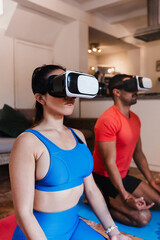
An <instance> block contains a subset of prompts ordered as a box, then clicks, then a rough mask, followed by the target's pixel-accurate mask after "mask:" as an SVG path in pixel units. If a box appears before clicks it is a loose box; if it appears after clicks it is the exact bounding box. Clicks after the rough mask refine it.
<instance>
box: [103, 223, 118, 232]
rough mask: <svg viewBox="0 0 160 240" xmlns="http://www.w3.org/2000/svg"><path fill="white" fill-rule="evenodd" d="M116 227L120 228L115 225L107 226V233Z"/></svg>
mask: <svg viewBox="0 0 160 240" xmlns="http://www.w3.org/2000/svg"><path fill="white" fill-rule="evenodd" d="M115 228H118V227H117V226H116V225H115V226H111V227H109V228H107V229H106V231H105V234H108V233H110V232H111V231H112V230H114V229H115Z"/></svg>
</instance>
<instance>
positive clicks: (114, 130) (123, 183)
mask: <svg viewBox="0 0 160 240" xmlns="http://www.w3.org/2000/svg"><path fill="white" fill-rule="evenodd" d="M133 83H134V84H135V78H133V77H132V76H129V75H125V74H118V75H116V76H114V77H113V78H112V79H111V80H110V84H109V90H110V94H111V96H112V98H113V100H114V105H113V106H112V107H110V108H109V109H108V110H106V111H105V112H104V113H103V114H102V115H101V116H100V118H99V119H98V120H97V122H96V125H95V149H94V153H93V158H94V164H95V165H94V170H93V171H94V172H93V176H94V179H95V181H96V183H97V185H98V186H99V188H100V189H101V191H102V193H103V195H104V197H105V200H106V202H107V203H108V206H109V208H110V212H111V214H112V217H113V218H114V219H115V220H117V221H119V222H121V223H123V224H126V225H132V226H136V227H142V226H145V225H147V224H148V223H149V221H150V219H151V212H150V210H149V209H150V208H151V207H153V208H154V209H160V180H155V179H153V177H152V175H151V172H150V171H149V167H148V163H147V160H146V157H145V155H144V153H143V151H142V144H141V138H140V127H141V123H140V120H139V118H138V116H137V115H136V114H134V113H133V112H132V111H130V107H131V105H133V104H135V103H136V102H137V88H135V87H134V84H133ZM132 158H133V160H134V161H135V163H136V165H137V167H138V168H139V169H140V171H141V172H142V173H143V175H144V177H145V178H146V180H147V182H148V183H145V182H143V181H141V180H140V179H137V178H134V177H131V176H129V175H128V170H129V166H130V162H131V159H132Z"/></svg>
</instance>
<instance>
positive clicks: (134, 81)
mask: <svg viewBox="0 0 160 240" xmlns="http://www.w3.org/2000/svg"><path fill="white" fill-rule="evenodd" d="M114 88H118V89H124V90H125V91H127V92H137V91H147V90H150V89H151V88H152V81H151V79H150V78H146V77H139V76H135V77H133V78H130V79H128V80H125V81H123V83H122V84H117V86H114Z"/></svg>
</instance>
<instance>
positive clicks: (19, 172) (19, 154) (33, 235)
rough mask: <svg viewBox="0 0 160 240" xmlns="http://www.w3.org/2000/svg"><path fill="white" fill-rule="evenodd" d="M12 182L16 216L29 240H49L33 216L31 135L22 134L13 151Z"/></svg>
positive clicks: (33, 165) (33, 151) (33, 155)
mask: <svg viewBox="0 0 160 240" xmlns="http://www.w3.org/2000/svg"><path fill="white" fill-rule="evenodd" d="M9 170H10V180H11V189H12V196H13V204H14V209H15V216H16V220H17V222H18V225H19V226H20V228H21V229H22V231H23V232H24V234H25V236H26V238H27V239H28V240H47V238H46V237H45V234H44V232H43V230H42V229H41V227H40V225H39V224H38V222H37V220H36V218H35V217H34V215H33V202H34V183H35V142H34V140H33V136H31V135H30V133H23V134H21V135H20V136H19V137H18V138H17V139H16V141H15V144H14V146H13V148H12V151H11V156H10V161H9Z"/></svg>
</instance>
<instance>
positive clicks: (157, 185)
mask: <svg viewBox="0 0 160 240" xmlns="http://www.w3.org/2000/svg"><path fill="white" fill-rule="evenodd" d="M149 183H150V185H151V186H152V187H153V188H154V189H155V190H156V191H158V192H159V193H160V179H152V180H151V181H150V182H149Z"/></svg>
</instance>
